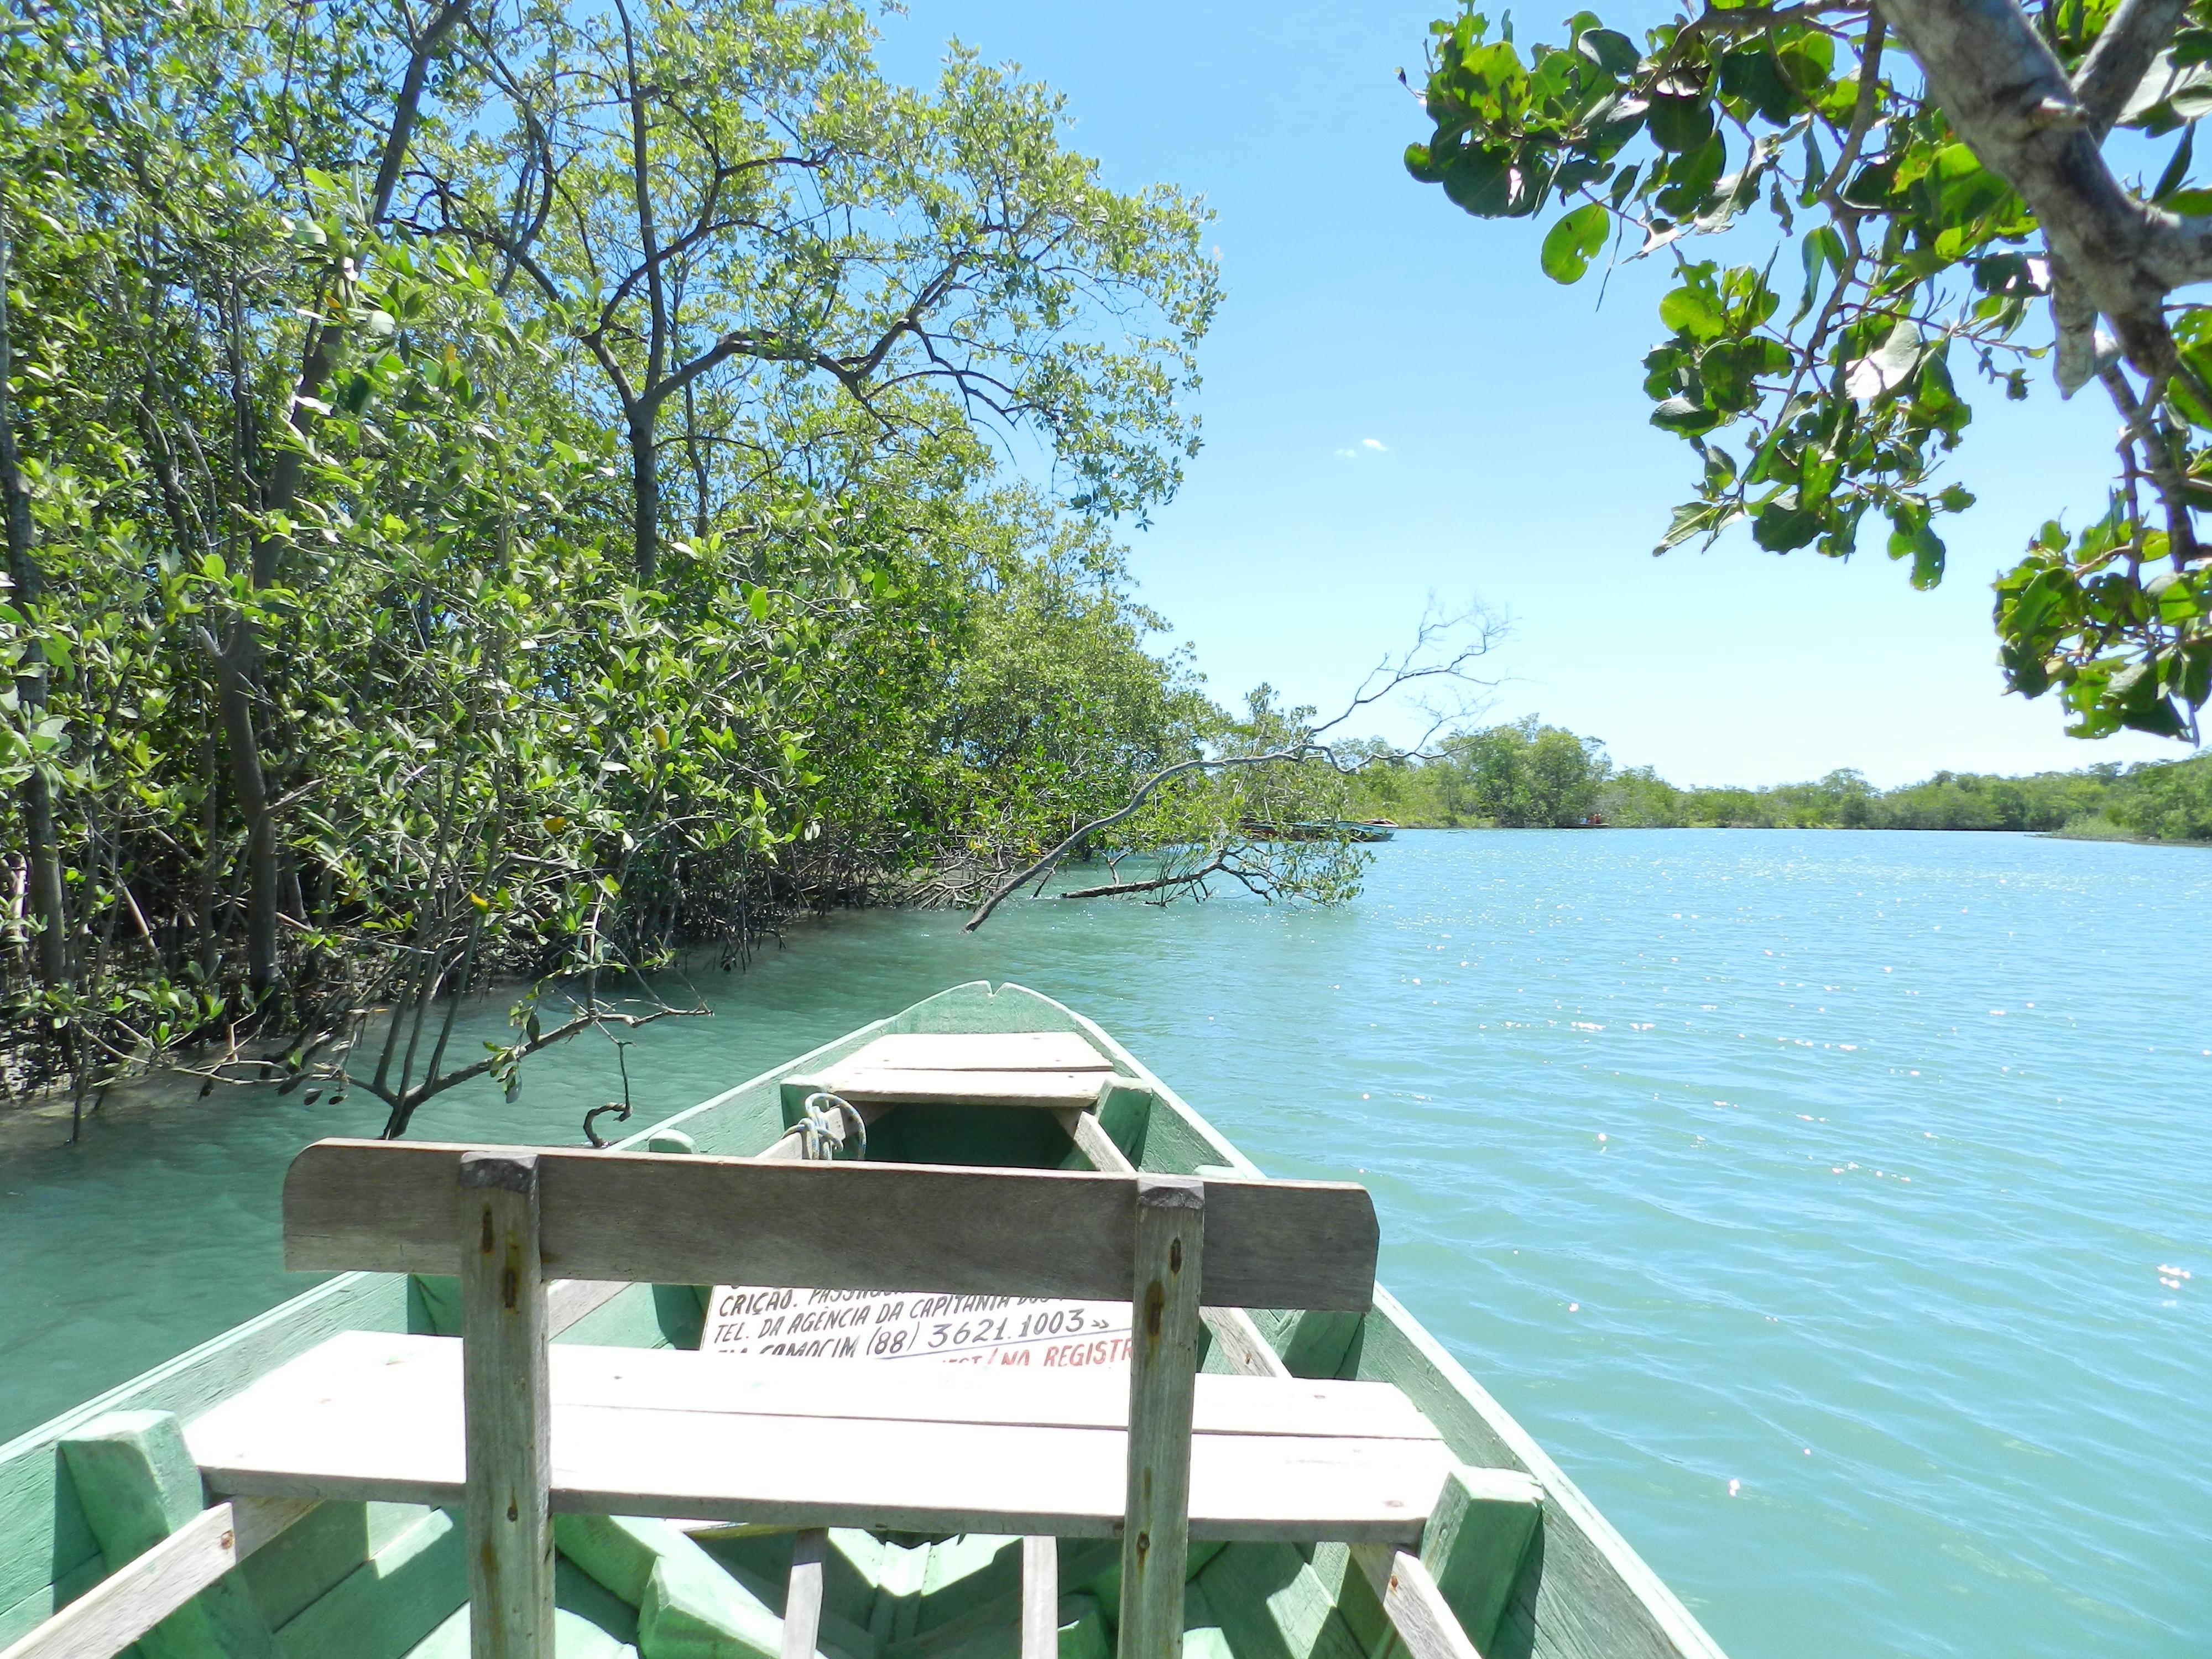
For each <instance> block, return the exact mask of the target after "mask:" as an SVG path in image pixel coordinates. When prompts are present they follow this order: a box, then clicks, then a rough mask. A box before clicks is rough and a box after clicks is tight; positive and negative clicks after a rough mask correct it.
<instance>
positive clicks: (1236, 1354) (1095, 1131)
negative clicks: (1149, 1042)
mask: <svg viewBox="0 0 2212 1659" xmlns="http://www.w3.org/2000/svg"><path fill="white" fill-rule="evenodd" d="M1060 1127H1061V1128H1063V1129H1065V1130H1066V1131H1067V1133H1068V1138H1069V1139H1072V1140H1073V1141H1074V1143H1075V1146H1076V1150H1077V1151H1078V1152H1081V1153H1082V1154H1083V1155H1084V1157H1085V1158H1089V1159H1090V1160H1091V1168H1092V1169H1094V1170H1113V1171H1123V1170H1127V1171H1131V1172H1133V1171H1134V1170H1135V1167H1136V1166H1135V1165H1134V1164H1131V1163H1130V1162H1129V1160H1128V1158H1127V1157H1125V1156H1124V1155H1123V1154H1122V1152H1121V1148H1120V1147H1119V1146H1115V1144H1114V1138H1113V1137H1112V1136H1111V1135H1109V1134H1108V1133H1106V1128H1105V1126H1104V1125H1103V1124H1102V1123H1100V1122H1099V1121H1098V1117H1097V1114H1096V1113H1094V1112H1079V1111H1066V1112H1062V1113H1061V1114H1060ZM1201 1316H1202V1317H1203V1318H1204V1319H1205V1321H1206V1328H1207V1329H1209V1330H1211V1331H1212V1333H1213V1340H1215V1341H1216V1342H1217V1343H1218V1344H1219V1345H1220V1347H1221V1352H1222V1354H1223V1357H1224V1358H1226V1359H1227V1360H1228V1362H1229V1364H1231V1366H1232V1367H1233V1368H1234V1369H1235V1370H1237V1372H1238V1373H1239V1374H1241V1375H1243V1376H1289V1375H1290V1374H1291V1368H1290V1367H1289V1366H1287V1365H1285V1364H1283V1362H1282V1360H1281V1359H1280V1358H1279V1357H1278V1356H1277V1355H1276V1352H1275V1350H1274V1349H1273V1347H1272V1346H1269V1344H1268V1341H1267V1337H1266V1336H1265V1335H1263V1334H1261V1330H1260V1328H1259V1327H1258V1326H1257V1325H1255V1324H1254V1323H1253V1322H1252V1316H1251V1315H1250V1314H1248V1313H1246V1312H1245V1311H1244V1310H1243V1309H1242V1308H1207V1309H1205V1310H1202V1314H1201ZM1423 1426H1424V1427H1426V1424H1425V1423H1424V1425H1423Z"/></svg>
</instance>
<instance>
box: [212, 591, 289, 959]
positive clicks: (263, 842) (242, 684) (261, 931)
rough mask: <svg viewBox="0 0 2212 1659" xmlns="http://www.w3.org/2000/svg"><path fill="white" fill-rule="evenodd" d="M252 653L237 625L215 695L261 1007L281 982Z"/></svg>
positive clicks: (271, 836) (219, 661)
mask: <svg viewBox="0 0 2212 1659" xmlns="http://www.w3.org/2000/svg"><path fill="white" fill-rule="evenodd" d="M251 649H252V643H251V641H250V640H249V639H248V638H247V636H246V624H245V623H244V622H243V621H242V620H240V621H238V622H235V623H233V624H232V626H231V629H230V636H229V638H228V639H227V640H226V641H223V643H222V647H220V648H218V649H217V650H216V653H215V664H216V700H217V703H218V706H219V709H220V712H221V714H222V735H223V746H224V747H225V748H226V749H228V750H229V751H230V787H231V788H232V789H233V790H234V792H235V793H236V794H237V796H238V805H239V807H240V811H243V812H244V813H245V815H246V984H247V988H248V989H249V990H251V991H252V994H253V998H254V1000H256V1001H257V1002H258V1001H259V1000H260V999H261V998H262V997H263V996H264V994H266V993H267V992H268V990H269V988H270V987H271V986H273V985H274V984H275V983H276V905H277V878H278V875H279V870H278V863H277V857H276V817H275V816H274V814H272V813H271V812H270V810H269V785H268V781H267V778H266V776H265V775H264V773H263V771H262V769H261V749H260V744H259V742H258V737H257V735H256V733H255V732H254V726H253V677H252V672H251V671H250V668H249V666H248V665H246V663H243V662H241V661H240V658H241V656H243V655H245V653H247V652H248V651H250V650H251Z"/></svg>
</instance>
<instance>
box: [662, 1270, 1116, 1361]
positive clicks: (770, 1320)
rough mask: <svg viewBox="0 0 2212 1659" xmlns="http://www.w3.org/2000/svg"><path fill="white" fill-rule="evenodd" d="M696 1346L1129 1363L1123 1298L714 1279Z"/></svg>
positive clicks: (726, 1350) (799, 1354) (820, 1355)
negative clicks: (798, 1287)
mask: <svg viewBox="0 0 2212 1659" xmlns="http://www.w3.org/2000/svg"><path fill="white" fill-rule="evenodd" d="M699 1347H700V1351H701V1352H702V1353H722V1354H783V1355H786V1356H788V1357H790V1358H797V1359H921V1360H936V1361H938V1362H939V1363H940V1364H953V1365H1032V1366H1037V1367H1041V1368H1049V1369H1054V1370H1073V1369H1074V1368H1076V1367H1079V1366H1084V1365H1117V1364H1118V1365H1126V1364H1128V1363H1129V1304H1127V1303H1126V1302H1077V1301H1072V1300H1068V1299H1066V1298H1064V1297H1024V1296H940V1295H937V1294H935V1293H933V1292H931V1291H793V1290H780V1289H776V1288H774V1287H772V1286H767V1285H716V1286H715V1287H714V1298H713V1300H712V1301H710V1302H709V1303H708V1304H707V1328H706V1331H705V1333H704V1334H703V1335H702V1339H701V1340H700V1344H699Z"/></svg>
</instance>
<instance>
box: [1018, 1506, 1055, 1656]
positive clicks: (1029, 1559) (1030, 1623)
mask: <svg viewBox="0 0 2212 1659" xmlns="http://www.w3.org/2000/svg"><path fill="white" fill-rule="evenodd" d="M1022 1659H1060V1541H1059V1540H1057V1539H1054V1538H1043V1537H1037V1536H1035V1535H1032V1536H1030V1537H1028V1538H1024V1539H1023V1540H1022Z"/></svg>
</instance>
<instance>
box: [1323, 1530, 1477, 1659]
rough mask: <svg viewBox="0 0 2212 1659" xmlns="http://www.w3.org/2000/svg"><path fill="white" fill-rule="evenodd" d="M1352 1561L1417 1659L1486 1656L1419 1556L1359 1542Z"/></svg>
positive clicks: (1460, 1658) (1407, 1647) (1408, 1650)
mask: <svg viewBox="0 0 2212 1659" xmlns="http://www.w3.org/2000/svg"><path fill="white" fill-rule="evenodd" d="M1352 1559H1353V1560H1354V1561H1357V1562H1358V1564H1359V1568H1360V1571H1362V1572H1364V1573H1365V1574H1366V1575H1367V1582H1368V1583H1370V1584H1372V1585H1373V1586H1374V1587H1375V1594H1376V1597H1377V1598H1378V1599H1379V1600H1380V1601H1382V1603H1383V1612H1385V1613H1388V1614H1389V1615H1390V1625H1391V1627H1392V1628H1393V1629H1394V1630H1395V1631H1396V1632H1398V1639H1399V1641H1401V1643H1403V1644H1405V1648H1406V1651H1407V1653H1408V1654H1410V1655H1411V1656H1412V1659H1482V1655H1481V1654H1480V1653H1479V1652H1477V1651H1476V1650H1475V1645H1474V1643H1472V1642H1470V1641H1468V1638H1467V1632H1465V1631H1463V1630H1462V1629H1461V1628H1460V1623H1459V1620H1457V1619H1455V1617H1453V1616H1452V1610H1451V1608H1450V1607H1448V1606H1447V1605H1445V1602H1444V1598H1443V1591H1441V1590H1439V1589H1437V1581H1436V1580H1435V1579H1433V1578H1431V1577H1430V1576H1429V1570H1428V1569H1427V1568H1426V1567H1425V1566H1423V1565H1421V1563H1420V1560H1419V1558H1418V1557H1415V1556H1412V1555H1408V1554H1407V1553H1406V1552H1405V1551H1403V1550H1394V1549H1392V1548H1391V1547H1389V1545H1387V1544H1354V1545H1353V1546H1352Z"/></svg>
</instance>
